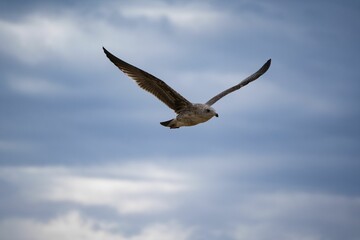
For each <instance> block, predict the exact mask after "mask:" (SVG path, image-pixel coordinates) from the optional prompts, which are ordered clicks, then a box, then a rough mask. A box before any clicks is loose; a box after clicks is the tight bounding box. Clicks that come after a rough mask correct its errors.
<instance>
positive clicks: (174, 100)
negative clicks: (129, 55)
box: [103, 47, 191, 113]
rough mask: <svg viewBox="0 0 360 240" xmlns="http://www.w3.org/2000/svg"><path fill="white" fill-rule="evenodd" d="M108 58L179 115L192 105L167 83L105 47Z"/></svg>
mask: <svg viewBox="0 0 360 240" xmlns="http://www.w3.org/2000/svg"><path fill="white" fill-rule="evenodd" d="M103 49H104V52H105V54H106V56H107V57H108V58H109V59H110V61H111V62H113V63H114V64H115V65H116V66H117V67H118V68H119V69H120V70H121V71H122V72H124V73H125V74H126V75H128V76H129V77H130V78H132V79H133V80H135V81H136V83H137V84H138V85H139V86H140V87H141V88H143V89H144V90H146V91H148V92H150V93H152V94H153V95H154V96H155V97H157V98H158V99H160V100H161V101H162V102H163V103H165V104H166V105H167V106H168V107H169V108H171V109H173V110H174V111H175V112H176V113H179V112H180V111H181V110H182V109H184V108H186V107H188V106H189V105H191V103H190V102H189V101H188V100H186V99H185V98H184V97H183V96H181V95H180V94H179V93H178V92H176V91H175V90H174V89H172V88H171V87H169V86H168V85H167V84H166V83H165V82H163V81H162V80H160V79H158V78H156V77H155V76H153V75H151V74H150V73H147V72H145V71H143V70H141V69H140V68H137V67H135V66H133V65H131V64H129V63H127V62H124V61H123V60H121V59H119V58H117V57H115V56H114V55H112V54H111V53H110V52H109V51H107V50H106V49H105V48H104V47H103Z"/></svg>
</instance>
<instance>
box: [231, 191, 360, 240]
mask: <svg viewBox="0 0 360 240" xmlns="http://www.w3.org/2000/svg"><path fill="white" fill-rule="evenodd" d="M237 209H238V210H239V212H238V214H239V215H240V216H242V217H241V218H242V221H241V223H239V224H238V226H237V227H236V229H235V232H234V238H235V239H238V240H243V239H254V240H260V239H309V240H318V239H334V240H335V239H341V238H342V237H344V236H348V238H349V239H356V236H359V234H360V231H359V230H355V229H356V227H355V226H356V225H358V224H359V223H360V222H359V219H358V217H357V216H356V214H355V213H353V212H352V211H353V210H354V209H360V198H359V197H344V196H341V195H331V194H330V195H329V194H319V193H309V192H278V193H260V194H254V195H251V196H248V197H245V199H243V200H242V201H241V202H240V203H239V204H238V208H237Z"/></svg>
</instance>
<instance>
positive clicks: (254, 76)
mask: <svg viewBox="0 0 360 240" xmlns="http://www.w3.org/2000/svg"><path fill="white" fill-rule="evenodd" d="M270 64H271V59H269V60H268V61H267V62H266V63H265V64H264V65H263V66H262V67H261V68H260V69H259V70H258V71H257V72H255V73H254V74H252V75H250V76H249V77H247V78H246V79H244V80H243V81H241V82H240V83H239V84H237V85H235V86H233V87H231V88H229V89H227V90H225V91H223V92H221V93H219V94H218V95H216V96H215V97H213V98H211V99H210V100H209V101H207V103H206V104H207V105H209V106H211V105H213V104H214V103H216V102H217V101H218V100H220V99H221V98H222V97H224V96H226V95H228V94H229V93H232V92H234V91H236V90H238V89H240V88H242V87H244V86H246V85H247V84H249V83H250V82H252V81H254V80H256V79H258V78H259V77H260V76H261V75H263V74H264V73H265V72H266V71H267V70H268V69H269V67H270Z"/></svg>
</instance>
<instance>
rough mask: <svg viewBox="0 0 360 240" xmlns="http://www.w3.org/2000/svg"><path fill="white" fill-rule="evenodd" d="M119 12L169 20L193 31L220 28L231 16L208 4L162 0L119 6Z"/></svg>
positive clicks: (176, 26)
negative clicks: (171, 2) (177, 2)
mask: <svg viewBox="0 0 360 240" xmlns="http://www.w3.org/2000/svg"><path fill="white" fill-rule="evenodd" d="M118 9H119V12H120V13H121V14H122V15H123V16H125V17H128V18H130V19H131V18H145V19H148V20H149V21H162V20H166V21H168V22H169V23H170V24H171V25H172V26H173V27H174V28H175V29H176V28H180V29H181V30H185V31H192V32H198V33H199V32H202V33H204V32H208V31H210V32H211V31H213V30H212V29H216V30H217V29H218V27H219V26H221V25H223V24H224V23H225V22H226V21H229V20H230V18H228V17H227V15H226V14H224V12H222V11H220V10H219V9H215V8H213V7H211V6H210V5H208V4H204V3H202V4H199V3H190V4H189V3H187V4H170V3H166V2H162V1H157V2H151V4H148V2H146V3H145V2H144V3H143V4H141V5H140V4H137V5H126V6H119V7H118Z"/></svg>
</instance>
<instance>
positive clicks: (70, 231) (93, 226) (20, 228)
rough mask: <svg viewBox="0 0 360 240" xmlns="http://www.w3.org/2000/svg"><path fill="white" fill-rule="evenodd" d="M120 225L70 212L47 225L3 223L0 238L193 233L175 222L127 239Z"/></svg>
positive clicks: (170, 238) (63, 239)
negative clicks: (120, 229)
mask: <svg viewBox="0 0 360 240" xmlns="http://www.w3.org/2000/svg"><path fill="white" fill-rule="evenodd" d="M120 225H121V223H113V222H104V221H99V220H96V219H91V218H86V217H84V216H81V215H80V214H79V213H78V212H69V213H67V214H64V215H61V216H58V217H56V218H53V219H50V220H48V221H37V220H34V219H30V218H28V219H24V218H13V219H8V220H2V221H0V238H1V239H12V240H45V239H46V240H47V239H52V240H74V239H78V240H100V239H107V240H186V239H190V236H191V233H192V230H191V229H187V228H184V227H182V226H180V225H179V224H177V223H175V222H170V223H154V224H151V225H148V226H145V227H144V228H143V229H141V230H140V231H139V232H136V233H134V234H132V235H126V234H124V233H122V232H121V231H120V232H119V231H117V230H116V228H118V227H119V226H120Z"/></svg>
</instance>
